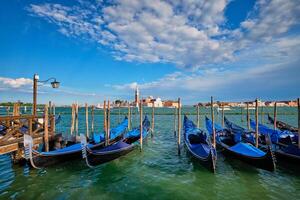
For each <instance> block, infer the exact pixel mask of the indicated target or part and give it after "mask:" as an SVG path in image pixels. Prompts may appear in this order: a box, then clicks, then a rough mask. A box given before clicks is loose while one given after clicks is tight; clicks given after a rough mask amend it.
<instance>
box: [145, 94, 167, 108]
mask: <svg viewBox="0 0 300 200" xmlns="http://www.w3.org/2000/svg"><path fill="white" fill-rule="evenodd" d="M142 103H143V105H144V106H147V107H152V106H153V105H154V107H163V102H162V100H161V98H159V97H158V98H156V99H154V98H153V96H149V97H147V98H146V99H142Z"/></svg>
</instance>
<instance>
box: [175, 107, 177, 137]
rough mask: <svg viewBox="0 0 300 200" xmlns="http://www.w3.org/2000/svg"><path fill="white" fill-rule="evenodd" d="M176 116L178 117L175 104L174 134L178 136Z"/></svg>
mask: <svg viewBox="0 0 300 200" xmlns="http://www.w3.org/2000/svg"><path fill="white" fill-rule="evenodd" d="M176 118H177V107H176V106H174V136H176V128H177V126H176Z"/></svg>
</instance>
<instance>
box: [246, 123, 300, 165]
mask: <svg viewBox="0 0 300 200" xmlns="http://www.w3.org/2000/svg"><path fill="white" fill-rule="evenodd" d="M250 124H251V127H252V128H253V129H255V127H256V123H255V122H254V121H253V120H251V121H250ZM258 131H259V133H260V134H261V135H270V137H271V141H272V144H273V149H274V151H275V153H276V158H278V159H281V160H287V161H290V162H293V163H298V164H300V149H299V148H298V146H297V144H298V137H297V136H296V135H295V134H293V133H292V132H290V131H280V130H274V129H271V128H269V127H267V126H265V125H262V124H258Z"/></svg>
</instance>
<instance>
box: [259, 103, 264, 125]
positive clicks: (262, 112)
mask: <svg viewBox="0 0 300 200" xmlns="http://www.w3.org/2000/svg"><path fill="white" fill-rule="evenodd" d="M260 114H261V123H262V124H263V123H264V115H265V114H264V106H263V105H261V112H260Z"/></svg>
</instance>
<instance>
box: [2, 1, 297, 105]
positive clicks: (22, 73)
mask: <svg viewBox="0 0 300 200" xmlns="http://www.w3.org/2000/svg"><path fill="white" fill-rule="evenodd" d="M0 26H1V27H2V28H1V31H0V44H1V45H0V69H1V73H0V91H1V93H0V98H1V101H17V100H22V101H26V102H30V101H31V100H32V94H31V91H32V89H31V88H32V82H31V80H30V79H31V78H32V76H33V74H34V73H38V74H39V75H40V79H41V80H45V79H47V78H49V77H56V78H57V80H59V81H60V82H61V87H60V88H59V89H57V90H54V89H52V88H50V87H49V86H48V85H41V86H40V87H39V92H40V94H39V102H40V103H44V102H47V101H48V100H52V101H54V102H55V103H57V104H70V103H71V102H75V101H79V102H80V103H84V102H88V103H93V104H94V103H98V102H102V101H103V100H104V99H111V100H113V99H119V98H122V99H127V100H133V94H134V93H133V90H134V88H135V87H136V86H137V85H138V86H139V88H140V90H141V94H142V95H143V96H148V95H153V96H154V97H158V96H159V97H161V98H162V99H176V98H177V97H181V98H182V99H183V101H184V103H186V104H192V103H195V102H197V101H208V100H209V97H210V96H211V95H213V96H215V98H216V99H217V100H226V101H243V100H252V99H254V98H256V97H259V98H262V99H264V100H270V99H294V98H297V97H298V96H299V89H298V88H297V87H298V85H299V82H300V67H299V63H300V59H299V55H300V35H299V31H300V5H299V3H298V2H297V1H295V0H274V1H269V0H258V1H254V0H231V1H228V0H210V1H201V0H197V1H192V0H191V1H183V0H175V1H168V0H153V1H146V0H139V1H137V0H123V1H119V0H115V1H101V0H98V1H97V0H96V1H62V0H60V1H19V0H11V1H0Z"/></svg>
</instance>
